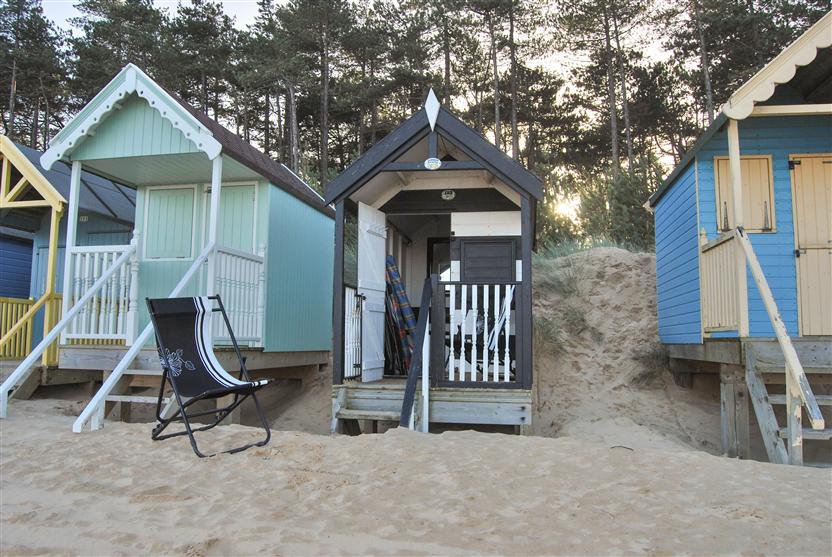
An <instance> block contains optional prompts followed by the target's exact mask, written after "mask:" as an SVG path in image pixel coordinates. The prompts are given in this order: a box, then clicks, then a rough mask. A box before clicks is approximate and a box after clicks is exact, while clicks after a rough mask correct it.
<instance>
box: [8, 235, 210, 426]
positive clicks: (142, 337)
mask: <svg viewBox="0 0 832 557" xmlns="http://www.w3.org/2000/svg"><path fill="white" fill-rule="evenodd" d="M212 251H214V244H209V245H207V246H206V247H205V249H203V250H202V253H200V254H199V256H198V257H197V258H196V259H194V262H193V263H192V264H191V266H190V268H188V270H187V271H186V272H185V274H184V275H182V278H181V279H180V280H179V283H178V284H177V285H176V286H175V287H174V288H173V290H171V292H170V294H168V298H175V297H176V296H178V295H179V294H181V293H182V290H184V289H185V287H186V286H187V285H188V283H189V282H190V281H191V279H192V278H193V277H194V275H196V274H197V272H198V271H199V270H200V269H201V268H202V265H203V264H204V263H205V262H206V261H208V257H209V256H210V255H211V252H212ZM74 310H75V308H73V311H74ZM56 328H57V327H56ZM152 335H153V323H152V322H151V323H148V324H147V326H146V327H145V328H144V330H143V331H142V332H141V334H139V336H138V337H137V338H136V339H135V341H134V342H133V345H132V346H131V347H130V349H129V350H128V351H127V353H126V354H125V355H124V357H123V358H122V359H121V361H119V363H118V365H116V367H115V369H114V370H113V372H112V373H111V374H110V375H109V376H108V377H107V380H106V381H104V383H103V384H102V385H101V388H100V389H98V392H97V393H95V395H94V396H93V397H92V400H90V402H89V404H87V406H86V407H84V410H83V411H82V412H81V414H80V415H79V416H78V418H77V419H76V420H75V422H74V423H73V424H72V431H74V432H75V433H81V432H82V431H83V430H84V427H86V426H87V424H89V427H90V430H92V431H95V430H96V429H100V428H101V427H102V426H103V425H104V405H105V402H106V400H107V397H108V396H109V395H110V393H111V392H112V391H113V389H114V388H115V386H116V385H117V384H118V382H119V380H120V379H121V377H122V376H123V375H124V370H126V369H127V368H128V367H129V366H130V364H132V363H133V360H134V359H136V356H137V355H138V354H139V351H141V349H142V347H143V346H144V345H145V344H146V343H147V341H149V340H150V337H151V336H152ZM44 340H46V339H44ZM41 344H42V343H41ZM0 394H2V393H0Z"/></svg>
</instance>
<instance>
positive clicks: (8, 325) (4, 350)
mask: <svg viewBox="0 0 832 557" xmlns="http://www.w3.org/2000/svg"><path fill="white" fill-rule="evenodd" d="M34 305H35V301H34V300H32V299H27V300H24V299H20V298H0V331H2V332H3V337H2V339H0V359H3V360H5V359H9V360H20V359H23V358H25V357H26V354H28V353H29V349H30V348H31V345H32V320H31V316H34V313H36V311H35V312H32V309H31V308H32V307H33V306H34ZM26 316H30V318H29V319H24V318H25V317H26Z"/></svg>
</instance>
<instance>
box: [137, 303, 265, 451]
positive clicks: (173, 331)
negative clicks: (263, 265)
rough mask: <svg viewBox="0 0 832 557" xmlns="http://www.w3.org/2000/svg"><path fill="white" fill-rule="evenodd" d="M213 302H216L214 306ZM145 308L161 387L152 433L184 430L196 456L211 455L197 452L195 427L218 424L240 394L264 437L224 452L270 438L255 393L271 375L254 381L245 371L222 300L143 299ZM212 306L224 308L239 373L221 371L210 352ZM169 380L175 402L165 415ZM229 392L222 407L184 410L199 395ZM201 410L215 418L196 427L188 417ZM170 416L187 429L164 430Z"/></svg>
mask: <svg viewBox="0 0 832 557" xmlns="http://www.w3.org/2000/svg"><path fill="white" fill-rule="evenodd" d="M213 302H216V307H214V303H213ZM147 308H148V310H149V311H150V319H151V320H152V322H153V327H154V329H155V330H156V344H157V346H158V348H159V360H160V362H161V364H162V384H161V386H160V387H159V399H158V401H157V402H156V419H157V420H158V421H159V423H158V424H157V425H156V427H155V428H154V429H153V433H152V435H151V437H152V439H153V440H154V441H161V440H162V439H168V438H170V437H177V436H179V435H187V436H188V437H189V438H190V440H191V447H193V449H194V452H195V453H196V454H197V456H199V457H205V456H214V455H213V454H211V455H205V454H203V453H202V452H200V450H199V448H198V447H197V443H196V439H195V438H194V433H195V432H198V431H205V430H208V429H211V428H212V427H214V426H216V425H218V424H219V423H220V422H221V421H222V420H224V419H225V418H226V417H227V416H228V415H229V414H231V412H233V411H234V409H235V408H237V407H238V406H240V404H242V403H243V401H244V400H246V399H247V398H249V397H251V399H252V401H254V405H255V407H256V408H257V413H258V415H259V416H260V421H261V422H262V424H263V429H265V430H266V438H265V439H263V440H262V441H258V442H255V443H249V444H248V445H244V446H242V447H237V448H234V449H230V450H227V451H223V452H226V453H237V452H240V451H244V450H246V449H248V448H250V447H254V446H258V447H262V446H263V445H265V444H266V443H268V442H269V439H271V431H270V430H269V424H268V422H267V421H266V416H265V414H263V409H262V408H261V407H260V402H259V401H258V400H257V395H256V394H255V393H256V392H257V391H258V390H259V389H261V388H262V387H263V386H264V385H266V384H268V383H269V381H268V380H266V379H263V380H260V381H252V380H251V378H250V377H249V375H248V370H247V369H246V363H245V358H243V357H242V355H241V354H240V347H239V345H238V344H237V339H236V338H235V337H234V331H232V330H231V323H230V322H229V321H228V314H226V312H225V306H223V304H222V300H221V299H220V297H219V296H203V297H199V298H160V299H155V300H151V299H147ZM214 312H221V313H222V317H223V320H224V322H225V327H226V328H227V330H228V334H229V336H230V337H231V343H232V344H233V346H234V352H235V353H236V354H237V359H238V360H239V362H240V377H239V378H236V377H233V376H232V375H231V374H230V373H228V372H227V371H225V369H223V367H222V365H220V363H219V362H218V361H217V357H216V355H215V354H214V350H213V347H212V335H211V330H212V323H213V314H214ZM168 382H169V383H170V385H171V387H173V396H174V400H175V403H176V404H173V405H172V409H173V412H172V413H171V415H170V416H169V417H166V416H165V414H166V412H163V411H162V402H163V400H164V393H165V384H166V383H168ZM228 395H233V398H231V402H230V403H229V404H227V405H226V406H224V407H222V408H213V409H211V410H200V411H195V412H189V411H188V408H190V407H191V406H192V405H194V404H196V403H197V402H199V401H201V400H206V399H217V398H220V397H224V396H228ZM203 416H213V420H212V421H211V422H210V423H208V424H207V425H201V426H200V427H196V428H194V427H193V426H192V425H191V420H193V419H194V418H199V417H203ZM174 422H182V423H183V424H184V426H185V430H184V431H179V432H176V433H168V434H165V435H162V432H163V431H164V430H165V428H167V427H168V426H169V425H170V424H172V423H174ZM214 454H216V453H214Z"/></svg>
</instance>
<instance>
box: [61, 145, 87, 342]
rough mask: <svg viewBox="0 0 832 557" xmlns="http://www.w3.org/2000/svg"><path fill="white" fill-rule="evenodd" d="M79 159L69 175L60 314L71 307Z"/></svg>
mask: <svg viewBox="0 0 832 557" xmlns="http://www.w3.org/2000/svg"><path fill="white" fill-rule="evenodd" d="M82 170H83V169H82V167H81V161H72V171H71V172H70V175H69V199H68V200H67V201H68V205H69V210H68V211H67V216H66V219H67V220H66V247H65V248H64V285H63V300H62V301H61V308H62V309H63V311H62V315H66V314H67V313H69V310H70V308H71V307H72V248H74V247H75V237H76V236H77V229H78V201H79V199H80V194H81V171H82ZM65 342H66V329H64V331H62V332H61V344H63V343H65Z"/></svg>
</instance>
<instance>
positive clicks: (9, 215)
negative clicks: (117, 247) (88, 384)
mask: <svg viewBox="0 0 832 557" xmlns="http://www.w3.org/2000/svg"><path fill="white" fill-rule="evenodd" d="M41 154H42V153H41V152H40V151H36V150H35V149H31V148H29V147H26V146H24V145H19V144H16V143H14V142H12V141H11V140H10V139H9V138H7V137H5V136H0V157H2V159H3V163H2V164H3V171H4V173H5V174H3V177H2V184H3V194H2V195H1V196H0V260H2V261H3V266H2V270H0V316H2V317H0V321H2V327H0V331H2V333H0V358H2V359H8V360H20V359H23V358H24V357H25V356H26V355H27V354H28V352H29V350H30V349H31V347H32V343H35V344H36V343H38V342H40V340H41V338H43V334H44V333H48V332H49V330H50V329H51V328H52V327H53V326H54V325H55V323H56V322H57V320H58V319H60V310H61V293H62V288H63V264H64V245H65V241H66V220H65V219H62V217H63V215H64V214H65V212H66V199H67V198H68V197H69V190H70V187H69V183H70V180H69V178H70V170H69V167H68V166H67V165H66V164H63V163H58V164H56V165H55V166H54V167H53V168H52V169H51V170H46V169H45V168H43V167H42V166H41V165H40V156H41ZM135 199H136V193H135V190H133V189H132V188H128V187H127V186H124V185H122V184H118V183H116V182H113V181H111V180H108V179H106V178H101V177H100V176H96V175H94V174H91V173H89V172H83V173H82V175H81V192H80V194H79V208H78V220H79V223H78V231H77V242H78V245H82V246H96V245H108V244H124V243H127V242H128V241H129V238H130V232H131V231H132V229H133V216H134V212H135V205H136V202H135ZM53 226H55V227H56V228H55V232H56V235H55V236H54V237H53V235H52V230H53ZM57 356H58V353H57V344H53V345H52V346H51V347H50V349H49V350H47V351H46V352H44V354H43V356H42V364H43V365H44V366H47V367H54V366H55V365H56V364H57V363H58V360H57ZM43 373H46V374H50V377H49V378H47V382H54V381H59V380H61V379H59V377H60V376H63V379H69V378H71V377H73V376H71V375H67V374H60V373H57V374H56V373H54V372H53V370H47V369H44V370H43ZM74 377H79V378H80V376H79V375H77V374H76V375H75V376H74ZM41 378H42V376H41V375H39V374H38V375H37V376H36V377H34V378H33V380H32V381H31V382H30V383H29V384H28V385H27V391H31V390H32V389H33V388H35V387H37V385H38V383H39V382H40V381H41ZM21 394H22V393H18V396H20V395H21Z"/></svg>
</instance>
